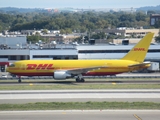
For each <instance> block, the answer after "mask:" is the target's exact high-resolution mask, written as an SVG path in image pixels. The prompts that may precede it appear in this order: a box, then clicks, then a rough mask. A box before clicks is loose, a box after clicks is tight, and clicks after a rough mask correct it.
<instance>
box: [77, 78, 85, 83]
mask: <svg viewBox="0 0 160 120" xmlns="http://www.w3.org/2000/svg"><path fill="white" fill-rule="evenodd" d="M84 81H85V80H84V78H79V77H78V78H76V82H84Z"/></svg>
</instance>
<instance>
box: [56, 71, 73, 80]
mask: <svg viewBox="0 0 160 120" xmlns="http://www.w3.org/2000/svg"><path fill="white" fill-rule="evenodd" d="M71 77H72V75H71V74H68V73H66V71H55V72H54V76H53V78H54V79H57V80H64V79H67V78H71Z"/></svg>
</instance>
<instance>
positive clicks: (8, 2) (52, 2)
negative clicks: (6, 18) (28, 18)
mask: <svg viewBox="0 0 160 120" xmlns="http://www.w3.org/2000/svg"><path fill="white" fill-rule="evenodd" d="M157 5H160V2H159V0H0V7H17V8H68V7H72V8H90V9H92V8H131V7H133V8H138V7H144V6H157Z"/></svg>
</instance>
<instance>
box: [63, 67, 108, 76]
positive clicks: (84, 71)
mask: <svg viewBox="0 0 160 120" xmlns="http://www.w3.org/2000/svg"><path fill="white" fill-rule="evenodd" d="M101 68H106V66H95V67H88V68H76V69H71V70H67V71H66V72H67V73H69V74H74V75H78V74H82V73H87V72H89V71H92V70H98V69H101Z"/></svg>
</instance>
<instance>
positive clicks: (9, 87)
mask: <svg viewBox="0 0 160 120" xmlns="http://www.w3.org/2000/svg"><path fill="white" fill-rule="evenodd" d="M59 89H60V90H65V89H71V90H72V89H160V84H51V85H49V84H47V85H37V84H28V85H26V84H25V85H1V86H0V90H59Z"/></svg>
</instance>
